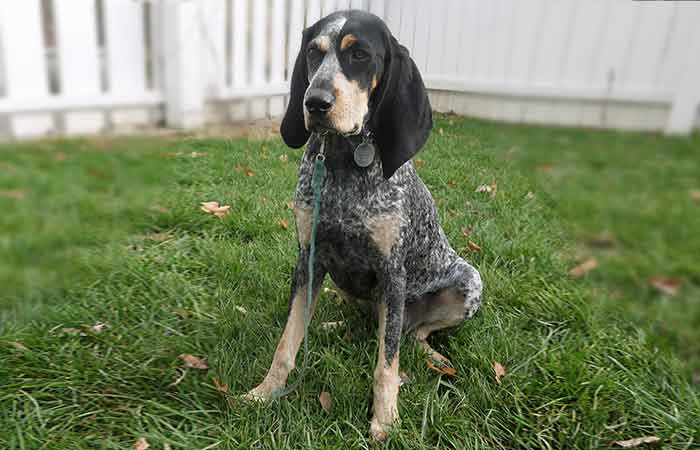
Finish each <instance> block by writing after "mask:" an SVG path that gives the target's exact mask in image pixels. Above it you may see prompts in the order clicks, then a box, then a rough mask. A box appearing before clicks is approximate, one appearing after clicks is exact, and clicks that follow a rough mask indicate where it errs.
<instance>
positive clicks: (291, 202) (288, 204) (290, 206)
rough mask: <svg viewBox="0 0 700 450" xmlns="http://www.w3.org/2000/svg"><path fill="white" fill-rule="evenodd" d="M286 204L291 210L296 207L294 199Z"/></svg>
mask: <svg viewBox="0 0 700 450" xmlns="http://www.w3.org/2000/svg"><path fill="white" fill-rule="evenodd" d="M285 205H286V206H287V209H291V210H293V209H294V201H292V200H290V201H288V202H287V203H285Z"/></svg>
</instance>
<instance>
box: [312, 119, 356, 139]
mask: <svg viewBox="0 0 700 450" xmlns="http://www.w3.org/2000/svg"><path fill="white" fill-rule="evenodd" d="M309 131H310V132H312V133H318V134H337V135H339V136H344V137H348V136H357V135H358V134H360V133H361V132H362V127H361V126H360V125H355V126H354V127H353V128H352V130H350V131H347V132H341V131H338V130H337V129H336V128H334V127H333V126H332V125H330V124H329V123H327V122H325V121H317V120H315V121H313V123H311V124H309Z"/></svg>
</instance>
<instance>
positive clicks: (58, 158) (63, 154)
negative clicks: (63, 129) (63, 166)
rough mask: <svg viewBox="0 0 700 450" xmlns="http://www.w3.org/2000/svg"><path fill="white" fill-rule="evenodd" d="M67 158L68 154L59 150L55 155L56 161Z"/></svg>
mask: <svg viewBox="0 0 700 450" xmlns="http://www.w3.org/2000/svg"><path fill="white" fill-rule="evenodd" d="M66 158H67V156H66V154H65V153H63V152H58V153H56V154H55V155H53V159H54V161H65V160H66Z"/></svg>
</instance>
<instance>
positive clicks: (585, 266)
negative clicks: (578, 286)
mask: <svg viewBox="0 0 700 450" xmlns="http://www.w3.org/2000/svg"><path fill="white" fill-rule="evenodd" d="M596 267H598V260H597V259H595V258H588V259H587V260H585V261H584V262H582V263H581V264H579V265H578V266H576V267H574V268H573V269H571V270H569V276H571V277H572V278H581V277H582V276H584V275H586V274H587V273H588V272H590V271H592V270H594V269H595V268H596Z"/></svg>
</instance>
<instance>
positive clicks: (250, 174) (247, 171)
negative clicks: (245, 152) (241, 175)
mask: <svg viewBox="0 0 700 450" xmlns="http://www.w3.org/2000/svg"><path fill="white" fill-rule="evenodd" d="M245 176H247V177H254V176H255V172H253V169H251V168H250V167H248V168H246V171H245Z"/></svg>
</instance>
